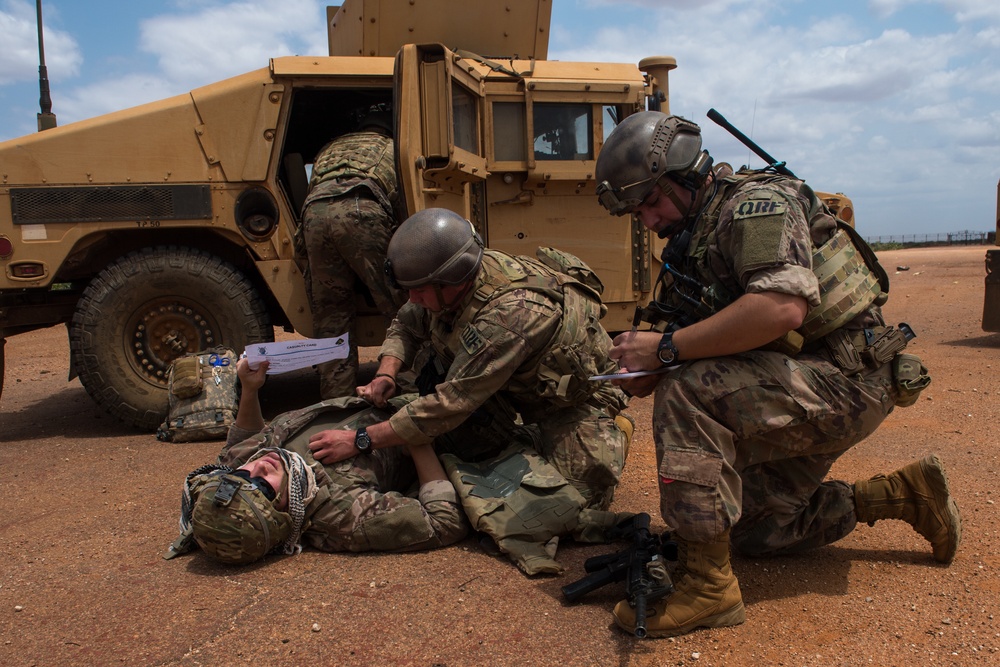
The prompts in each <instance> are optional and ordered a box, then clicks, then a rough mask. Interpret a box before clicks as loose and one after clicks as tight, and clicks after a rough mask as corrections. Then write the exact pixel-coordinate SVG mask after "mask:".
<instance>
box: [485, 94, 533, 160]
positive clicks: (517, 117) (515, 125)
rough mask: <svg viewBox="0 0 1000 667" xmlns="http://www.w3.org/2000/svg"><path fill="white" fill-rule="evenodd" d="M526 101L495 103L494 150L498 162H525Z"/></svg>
mask: <svg viewBox="0 0 1000 667" xmlns="http://www.w3.org/2000/svg"><path fill="white" fill-rule="evenodd" d="M525 137H526V130H525V123H524V102H494V103H493V151H494V153H495V159H496V160H497V161H498V162H505V161H510V162H524V161H525V160H527V159H528V156H527V141H526V140H525Z"/></svg>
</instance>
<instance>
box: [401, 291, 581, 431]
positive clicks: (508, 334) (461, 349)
mask: <svg viewBox="0 0 1000 667" xmlns="http://www.w3.org/2000/svg"><path fill="white" fill-rule="evenodd" d="M560 314H561V309H560V307H559V305H558V304H556V303H554V302H553V301H552V300H550V299H548V298H547V297H545V296H544V295H542V294H540V293H538V292H533V291H526V290H516V291H512V292H508V293H506V294H504V295H502V296H500V297H497V298H496V299H493V300H492V301H491V302H490V303H488V304H487V305H486V306H485V307H484V308H483V309H482V310H481V311H480V312H479V313H478V314H477V315H476V317H475V318H474V319H473V320H472V322H470V323H469V324H468V325H467V326H466V327H465V328H464V329H463V330H462V331H457V332H455V333H456V337H455V340H456V341H457V342H456V344H455V346H454V348H453V349H452V352H453V353H454V355H455V360H454V362H453V363H452V364H451V366H450V367H449V368H448V374H447V376H446V378H445V381H444V382H443V383H442V384H440V385H439V386H438V391H437V392H436V393H434V394H429V395H427V396H421V397H420V398H418V399H416V400H415V401H413V402H412V403H410V404H409V405H407V406H406V407H404V408H403V409H401V410H400V411H399V412H397V413H396V414H394V415H393V416H392V417H391V418H390V419H389V423H390V424H392V428H393V430H394V431H395V432H396V433H397V434H398V435H399V436H400V437H402V438H403V439H404V440H406V441H407V442H408V443H410V444H414V445H418V444H427V443H430V442H431V441H432V440H433V439H434V437H435V436H437V435H440V434H442V433H447V432H448V431H451V430H453V429H454V428H456V427H457V426H458V425H459V424H461V423H462V422H463V421H465V420H466V418H468V416H469V415H471V414H472V413H473V412H474V411H475V410H476V409H477V408H478V407H479V406H481V405H482V404H483V403H485V402H486V401H487V400H488V399H489V398H490V397H491V396H493V395H494V394H496V393H497V392H500V391H503V390H504V389H505V388H507V386H508V384H509V382H510V379H511V376H513V375H514V374H515V373H517V372H518V371H520V370H522V366H524V365H525V363H526V362H527V361H528V360H530V359H532V358H535V357H536V356H537V355H538V354H539V353H540V352H541V351H542V350H543V348H544V347H545V345H546V344H547V343H548V341H550V340H552V337H553V336H554V335H555V333H556V331H557V330H558V328H559V323H560Z"/></svg>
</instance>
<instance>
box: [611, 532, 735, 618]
mask: <svg viewBox="0 0 1000 667" xmlns="http://www.w3.org/2000/svg"><path fill="white" fill-rule="evenodd" d="M677 543H678V555H679V557H680V559H681V563H680V567H679V569H678V570H677V573H678V574H679V578H678V579H677V580H676V582H675V584H674V591H673V593H671V594H670V595H668V596H667V597H665V598H663V599H662V600H658V601H657V602H656V603H655V604H653V605H651V607H650V608H649V609H648V610H647V611H646V633H647V636H648V637H674V636H676V635H683V634H687V633H688V632H691V631H692V630H695V629H696V628H723V627H727V626H730V625H739V624H740V623H742V622H743V621H745V620H746V612H745V610H744V608H743V597H742V595H741V594H740V584H739V582H738V581H736V575H734V574H733V569H732V567H730V565H729V532H728V531H726V532H725V533H723V534H722V535H721V536H719V538H718V539H716V540H715V541H714V542H709V543H707V544H703V543H696V542H685V541H684V540H680V539H678V540H677ZM614 614H615V622H616V623H618V626H619V627H621V628H622V629H624V630H627V631H629V632H635V610H634V609H633V608H632V607H631V606H629V604H628V602H626V601H624V600H623V601H621V602H619V603H618V604H617V605H616V606H615V611H614Z"/></svg>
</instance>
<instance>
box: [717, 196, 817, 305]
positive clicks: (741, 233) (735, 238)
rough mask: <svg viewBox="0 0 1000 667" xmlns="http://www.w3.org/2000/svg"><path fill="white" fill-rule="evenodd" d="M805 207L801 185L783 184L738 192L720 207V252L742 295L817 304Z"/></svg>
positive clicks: (805, 201) (815, 281) (805, 202)
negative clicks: (767, 295) (764, 294)
mask: <svg viewBox="0 0 1000 667" xmlns="http://www.w3.org/2000/svg"><path fill="white" fill-rule="evenodd" d="M808 205H809V202H808V200H806V199H804V197H803V195H802V194H801V192H800V187H799V181H795V180H791V179H783V180H780V181H776V182H769V183H766V184H756V185H752V186H751V187H748V188H744V189H741V190H739V191H738V192H737V193H736V194H735V195H734V196H733V197H732V198H731V199H730V200H729V201H728V202H726V204H725V205H724V206H723V209H722V214H721V218H720V220H719V227H718V230H719V231H718V239H719V247H720V249H721V250H722V252H723V254H724V255H726V256H728V257H729V258H730V260H731V262H732V271H733V275H734V277H735V278H736V280H737V281H738V282H739V283H740V284H741V285H742V286H743V290H744V292H748V293H755V292H779V293H782V294H790V295H793V296H801V297H804V298H805V299H806V300H807V301H808V302H809V304H810V305H811V306H816V305H818V304H819V282H818V281H817V280H816V276H815V275H814V274H813V272H812V240H811V237H810V232H809V221H808V219H807V210H808V209H807V207H808Z"/></svg>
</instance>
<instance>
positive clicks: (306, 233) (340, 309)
mask: <svg viewBox="0 0 1000 667" xmlns="http://www.w3.org/2000/svg"><path fill="white" fill-rule="evenodd" d="M393 160H394V157H393V142H392V114H391V113H390V112H389V111H386V110H383V109H379V108H374V109H368V110H365V113H364V115H363V117H362V119H361V121H360V122H359V125H358V130H357V131H355V132H350V133H348V134H344V135H342V136H339V137H337V138H336V139H334V140H333V141H331V142H330V143H328V144H327V145H325V146H324V147H323V148H322V149H321V150H320V152H319V154H318V155H317V156H316V160H315V162H314V164H313V170H312V177H311V178H310V181H309V193H308V195H307V196H306V201H305V204H304V207H303V213H302V227H301V228H300V234H301V238H298V239H297V240H296V241H297V243H296V252H297V254H298V255H299V257H300V259H301V260H304V263H305V265H306V271H305V278H306V290H307V292H308V294H309V302H310V304H311V306H312V310H313V328H314V333H313V335H314V336H315V337H317V338H319V337H323V336H339V335H341V334H343V333H345V332H346V333H349V334H350V349H349V353H348V357H347V358H346V359H338V360H335V361H330V362H327V363H325V364H321V365H320V367H319V371H320V396H321V397H322V398H336V397H338V396H353V395H354V388H355V386H356V385H357V381H356V376H357V371H358V346H357V343H356V342H355V335H356V330H355V327H354V325H355V311H356V305H355V299H356V290H355V282H356V281H357V280H358V279H360V280H361V282H363V283H364V284H365V286H366V287H367V288H368V291H369V292H370V293H371V295H372V299H373V300H374V301H375V305H376V307H377V308H378V310H379V312H381V313H382V314H383V315H385V317H386V321H388V320H389V319H391V318H392V317H393V316H394V315H395V314H396V310H397V309H398V308H399V307H400V306H401V305H403V302H404V301H406V294H405V293H404V292H403V291H402V290H400V289H396V288H394V287H392V285H390V284H389V282H388V280H386V277H385V273H384V272H383V271H382V265H383V263H384V262H385V250H386V248H387V247H388V245H389V238H390V237H391V236H392V232H393V230H394V229H395V228H396V225H397V222H398V219H399V218H398V217H397V216H398V215H399V214H398V211H397V207H398V206H399V195H398V193H397V181H396V168H395V165H394V162H393Z"/></svg>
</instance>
